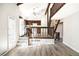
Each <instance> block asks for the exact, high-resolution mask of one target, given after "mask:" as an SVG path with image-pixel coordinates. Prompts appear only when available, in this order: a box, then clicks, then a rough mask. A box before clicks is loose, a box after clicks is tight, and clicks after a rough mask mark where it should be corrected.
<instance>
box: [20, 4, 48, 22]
mask: <svg viewBox="0 0 79 59" xmlns="http://www.w3.org/2000/svg"><path fill="white" fill-rule="evenodd" d="M47 5H48V3H27V4H22V5H20V6H19V9H20V11H21V13H22V15H21V16H22V17H23V18H25V19H27V20H40V18H42V17H43V16H44V15H45V11H46V8H47Z"/></svg>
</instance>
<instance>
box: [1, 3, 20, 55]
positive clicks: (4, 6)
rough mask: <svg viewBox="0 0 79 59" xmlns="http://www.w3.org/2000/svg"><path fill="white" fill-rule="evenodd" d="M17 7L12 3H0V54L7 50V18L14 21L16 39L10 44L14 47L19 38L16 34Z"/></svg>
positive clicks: (17, 33)
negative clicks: (11, 18)
mask: <svg viewBox="0 0 79 59" xmlns="http://www.w3.org/2000/svg"><path fill="white" fill-rule="evenodd" d="M18 12H19V11H18V7H17V6H16V4H14V3H10V4H8V3H1V4H0V54H1V53H3V52H5V51H6V50H7V48H8V41H7V40H8V17H10V16H11V17H14V18H15V19H16V39H14V42H11V43H10V44H11V45H13V46H12V48H13V47H14V46H15V45H16V40H17V39H18V38H19V37H18V35H19V32H18V26H19V25H18V17H19V16H18V15H19V13H18Z"/></svg>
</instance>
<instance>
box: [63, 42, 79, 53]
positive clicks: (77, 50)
mask: <svg viewBox="0 0 79 59" xmlns="http://www.w3.org/2000/svg"><path fill="white" fill-rule="evenodd" d="M63 43H64V44H65V45H67V46H68V47H70V48H71V49H72V50H74V51H76V52H78V53H79V50H77V49H75V48H73V47H71V46H70V45H69V44H67V43H66V42H63Z"/></svg>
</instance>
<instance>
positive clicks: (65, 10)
mask: <svg viewBox="0 0 79 59" xmlns="http://www.w3.org/2000/svg"><path fill="white" fill-rule="evenodd" d="M77 11H79V3H66V4H65V5H64V6H63V7H62V8H61V9H60V10H59V11H58V12H57V13H56V14H55V15H54V16H53V17H52V18H51V19H52V20H53V19H62V18H65V17H67V16H69V15H72V14H74V13H75V12H77Z"/></svg>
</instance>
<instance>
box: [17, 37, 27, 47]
mask: <svg viewBox="0 0 79 59" xmlns="http://www.w3.org/2000/svg"><path fill="white" fill-rule="evenodd" d="M17 46H28V37H20V39H19V40H18V41H17Z"/></svg>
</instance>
